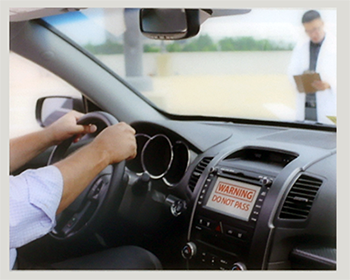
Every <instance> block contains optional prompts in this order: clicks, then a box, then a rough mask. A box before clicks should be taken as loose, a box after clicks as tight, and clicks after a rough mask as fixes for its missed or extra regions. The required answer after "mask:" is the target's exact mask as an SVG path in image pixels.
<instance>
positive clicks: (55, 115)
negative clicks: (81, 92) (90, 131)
mask: <svg viewBox="0 0 350 280" xmlns="http://www.w3.org/2000/svg"><path fill="white" fill-rule="evenodd" d="M71 110H75V111H78V112H83V111H84V106H83V101H82V100H81V99H78V98H73V97H70V96H47V97H42V98H39V99H38V100H37V102H36V109H35V116H36V120H37V121H38V123H39V124H40V126H42V127H46V126H49V125H50V124H52V123H53V122H55V121H56V120H58V119H59V118H61V117H62V116H63V115H65V114H66V113H68V112H69V111H71Z"/></svg>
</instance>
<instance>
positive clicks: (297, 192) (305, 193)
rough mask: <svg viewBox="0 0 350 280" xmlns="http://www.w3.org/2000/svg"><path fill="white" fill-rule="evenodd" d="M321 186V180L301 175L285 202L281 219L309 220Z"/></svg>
mask: <svg viewBox="0 0 350 280" xmlns="http://www.w3.org/2000/svg"><path fill="white" fill-rule="evenodd" d="M321 185H322V181H321V180H318V179H315V178H313V177H309V176H306V175H301V176H300V177H299V179H298V180H297V181H296V182H295V184H294V185H293V187H292V188H291V190H290V192H289V194H288V196H287V198H286V200H285V201H284V204H283V207H282V210H281V213H280V218H281V219H293V220H305V219H307V217H308V215H309V213H310V210H311V207H312V204H313V202H314V199H315V197H316V194H317V191H318V189H319V188H320V186H321Z"/></svg>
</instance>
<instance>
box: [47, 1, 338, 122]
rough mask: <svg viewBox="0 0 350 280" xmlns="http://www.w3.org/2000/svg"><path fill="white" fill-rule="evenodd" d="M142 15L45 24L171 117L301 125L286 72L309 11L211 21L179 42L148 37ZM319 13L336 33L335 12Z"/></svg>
mask: <svg viewBox="0 0 350 280" xmlns="http://www.w3.org/2000/svg"><path fill="white" fill-rule="evenodd" d="M138 11H139V10H138V9H88V10H81V11H79V12H76V13H68V14H64V15H59V16H54V17H48V18H46V21H47V22H48V23H50V24H51V25H53V26H54V27H55V28H57V29H58V30H60V31H61V32H63V33H64V34H65V35H66V36H68V37H69V38H71V39H72V40H74V41H75V42H76V43H78V44H80V45H81V46H82V47H84V48H85V49H86V50H88V51H89V52H90V53H91V54H93V55H94V56H95V57H96V58H98V59H99V60H100V61H102V62H103V63H104V64H105V65H107V66H108V67H109V68H110V69H112V70H113V71H114V72H115V73H117V74H118V75H120V76H121V77H123V78H124V79H125V80H126V81H127V82H129V83H130V84H131V85H133V86H134V87H135V88H137V89H138V90H139V91H140V92H142V94H143V95H145V96H146V97H147V98H148V99H149V100H151V101H152V102H153V103H154V104H156V106H158V107H159V108H161V109H162V110H164V111H166V112H168V113H171V114H179V115H203V116H219V117H229V118H247V119H261V120H277V121H295V120H296V109H297V108H296V107H297V106H298V104H297V102H296V98H297V97H298V94H297V92H296V89H295V86H294V85H293V81H291V79H292V78H291V77H290V76H288V67H289V64H290V60H291V56H292V51H293V49H294V48H295V47H296V45H297V43H298V40H300V38H303V39H305V38H306V34H305V31H304V29H303V27H302V24H301V21H300V18H301V16H302V14H303V13H304V12H305V11H304V10H302V9H272V8H271V9H253V10H252V11H251V12H250V13H248V14H245V15H235V16H222V17H216V18H210V19H208V20H207V21H205V22H204V23H203V24H202V26H201V29H200V32H199V34H198V35H197V36H196V37H193V38H189V39H186V40H180V41H157V40H151V39H148V38H146V37H145V36H143V35H142V34H141V33H140V31H139V26H138V16H139V13H138ZM322 12H323V18H324V19H325V22H326V28H328V29H327V30H329V33H334V35H335V30H336V26H335V22H336V14H335V10H332V9H324V10H322ZM86 29H89V32H85V30H86ZM327 32H328V31H327ZM327 117H328V116H327ZM326 120H327V121H328V119H326ZM330 123H331V124H332V122H330Z"/></svg>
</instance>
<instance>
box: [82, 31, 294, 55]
mask: <svg viewBox="0 0 350 280" xmlns="http://www.w3.org/2000/svg"><path fill="white" fill-rule="evenodd" d="M293 47H294V45H293V44H291V43H286V42H283V41H280V42H275V41H271V40H267V39H262V40H256V39H254V38H253V37H235V38H231V37H226V38H223V39H221V40H219V41H218V42H214V40H213V39H212V38H211V37H210V36H209V35H200V36H199V37H194V38H191V39H189V40H186V41H184V40H181V41H174V42H171V43H169V42H167V43H165V44H164V42H163V47H162V45H161V44H160V43H159V42H157V41H155V43H153V44H144V46H143V49H144V52H148V53H150V52H161V51H162V49H163V51H164V50H166V51H167V52H215V51H223V52H230V51H281V50H292V49H293ZM85 48H86V49H87V50H89V51H90V52H92V53H93V54H120V53H123V51H124V46H123V45H122V44H121V43H117V42H112V41H111V40H107V41H106V42H105V43H104V44H100V45H92V44H87V45H86V46H85Z"/></svg>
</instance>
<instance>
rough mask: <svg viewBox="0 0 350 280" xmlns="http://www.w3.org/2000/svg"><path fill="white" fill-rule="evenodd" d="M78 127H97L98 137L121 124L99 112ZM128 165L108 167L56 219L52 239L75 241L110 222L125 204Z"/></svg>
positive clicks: (61, 149)
mask: <svg viewBox="0 0 350 280" xmlns="http://www.w3.org/2000/svg"><path fill="white" fill-rule="evenodd" d="M77 123H78V124H83V125H88V124H95V125H96V126H97V133H96V134H98V133H99V132H100V131H102V130H103V129H104V128H106V127H107V126H111V125H114V124H116V123H118V120H117V119H116V118H115V117H114V116H112V115H111V114H109V113H106V112H102V111H97V112H91V113H87V114H85V115H84V116H83V117H82V118H81V119H79V120H78V122H77ZM74 138H75V137H72V138H70V139H66V140H65V141H63V142H62V143H60V144H59V145H57V146H56V147H55V148H54V150H53V151H52V153H51V155H50V158H49V161H48V165H51V164H54V163H55V162H57V161H59V160H61V159H63V158H64V157H65V154H66V153H67V151H68V149H69V147H70V146H71V144H72V143H73V140H74ZM124 171H125V161H122V162H119V163H117V164H112V165H110V166H108V167H107V168H106V169H105V170H104V171H102V172H101V173H99V174H98V175H97V176H96V177H95V178H94V179H93V180H92V182H91V183H90V184H89V185H88V186H87V187H86V188H85V190H84V191H83V192H82V193H81V194H80V195H79V196H78V197H77V198H76V200H75V201H74V202H73V203H72V204H71V205H69V206H68V207H67V208H66V209H65V210H64V211H62V213H61V214H59V215H57V216H56V226H55V228H54V229H53V230H52V231H51V232H50V235H51V236H52V237H53V238H55V239H58V240H64V241H66V240H72V239H75V238H81V237H82V236H85V235H87V234H89V233H92V232H95V231H96V230H97V229H98V228H99V226H100V225H102V224H103V222H104V221H105V220H106V219H107V216H108V215H107V214H108V213H109V211H111V210H112V208H113V209H118V208H119V206H120V203H121V201H122V198H123V195H124V192H125V188H126V182H124V181H125V180H126V178H125V177H124Z"/></svg>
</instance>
